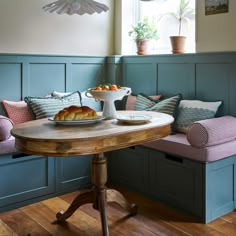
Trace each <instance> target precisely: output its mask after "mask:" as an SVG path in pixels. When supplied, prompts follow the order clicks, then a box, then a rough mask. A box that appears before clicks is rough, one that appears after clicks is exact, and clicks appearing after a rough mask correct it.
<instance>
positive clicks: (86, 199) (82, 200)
mask: <svg viewBox="0 0 236 236" xmlns="http://www.w3.org/2000/svg"><path fill="white" fill-rule="evenodd" d="M93 200H94V193H93V189H91V190H86V191H84V192H83V193H81V194H79V195H78V196H77V197H76V198H75V199H74V200H73V202H72V203H71V204H70V206H69V208H68V209H67V210H66V211H65V212H64V211H60V212H58V213H57V214H56V217H57V220H58V221H65V220H66V219H67V218H69V217H70V216H71V215H72V214H73V213H74V212H75V211H76V210H77V209H78V208H79V207H80V206H82V205H84V204H86V203H93Z"/></svg>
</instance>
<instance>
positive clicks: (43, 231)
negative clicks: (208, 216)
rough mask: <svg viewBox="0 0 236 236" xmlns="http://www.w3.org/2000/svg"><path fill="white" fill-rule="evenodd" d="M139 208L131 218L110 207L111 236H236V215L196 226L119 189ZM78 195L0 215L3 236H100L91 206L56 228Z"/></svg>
mask: <svg viewBox="0 0 236 236" xmlns="http://www.w3.org/2000/svg"><path fill="white" fill-rule="evenodd" d="M116 188H118V190H119V191H121V192H122V193H123V194H124V196H125V197H126V198H127V199H128V200H129V201H130V202H131V203H136V204H138V206H139V210H138V214H137V215H136V216H132V217H131V216H129V215H127V213H126V212H125V211H124V210H123V209H122V208H121V207H120V206H118V205H117V204H116V203H109V205H108V206H107V218H108V224H109V232H110V235H111V236H190V235H192V236H226V235H227V236H235V235H236V212H231V213H229V214H227V215H225V216H223V217H221V218H219V219H217V220H214V221H212V222H210V223H208V224H202V223H198V222H196V221H195V220H194V219H192V218H191V217H190V216H189V215H186V214H183V213H181V212H180V211H177V210H175V209H173V208H170V207H167V206H166V205H164V204H161V203H159V202H156V201H153V200H151V199H148V198H146V197H143V196H141V195H139V194H137V193H134V192H130V191H128V190H126V189H124V188H120V187H117V186H116ZM78 193H79V191H77V192H73V193H69V194H65V195H62V196H60V197H55V198H51V199H47V200H44V201H41V202H39V203H35V204H32V205H28V206H25V207H21V208H19V209H15V210H12V211H8V212H3V213H0V236H17V235H18V236H54V235H56V236H67V235H68V236H99V235H101V223H100V215H99V212H97V211H95V210H94V209H93V208H92V205H91V204H86V205H83V206H81V207H80V208H79V209H78V210H77V211H76V212H75V213H74V214H73V215H72V216H71V217H70V218H69V219H67V221H66V222H64V223H61V224H55V223H54V221H55V219H56V218H55V215H56V213H57V212H58V211H60V210H66V209H67V207H68V206H69V204H70V203H71V202H72V200H73V199H74V198H75V197H76V196H77V195H78Z"/></svg>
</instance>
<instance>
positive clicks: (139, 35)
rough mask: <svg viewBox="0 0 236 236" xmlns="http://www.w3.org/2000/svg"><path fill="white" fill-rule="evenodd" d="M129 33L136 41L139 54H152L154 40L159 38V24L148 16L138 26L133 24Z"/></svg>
mask: <svg viewBox="0 0 236 236" xmlns="http://www.w3.org/2000/svg"><path fill="white" fill-rule="evenodd" d="M128 34H129V36H130V37H132V39H133V40H134V41H135V42H136V45H137V54H139V55H144V54H150V52H151V47H152V42H153V40H157V39H158V38H159V34H158V31H157V24H156V23H155V22H154V20H152V21H151V22H150V21H149V20H148V18H147V17H145V18H144V19H143V21H140V22H138V23H137V25H136V26H133V25H132V30H131V31H129V33H128Z"/></svg>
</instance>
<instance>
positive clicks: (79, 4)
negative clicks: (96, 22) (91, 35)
mask: <svg viewBox="0 0 236 236" xmlns="http://www.w3.org/2000/svg"><path fill="white" fill-rule="evenodd" d="M43 10H44V11H48V12H50V13H52V12H56V13H58V14H68V15H73V14H78V15H83V14H85V13H87V14H89V15H92V14H93V13H99V14H100V13H101V12H106V11H108V10H109V8H108V6H106V5H105V4H102V3H99V2H96V1H93V0H57V1H55V2H52V3H49V4H47V5H45V6H44V7H43Z"/></svg>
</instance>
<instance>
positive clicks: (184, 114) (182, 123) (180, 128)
mask: <svg viewBox="0 0 236 236" xmlns="http://www.w3.org/2000/svg"><path fill="white" fill-rule="evenodd" d="M221 103H222V102H221V101H217V102H203V101H199V100H182V101H181V102H180V104H179V114H178V118H177V121H176V130H177V132H180V133H186V132H187V130H188V127H189V126H190V125H191V124H192V123H193V122H195V121H199V120H205V119H210V118H214V117H215V115H216V113H217V110H218V108H219V107H220V105H221Z"/></svg>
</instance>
